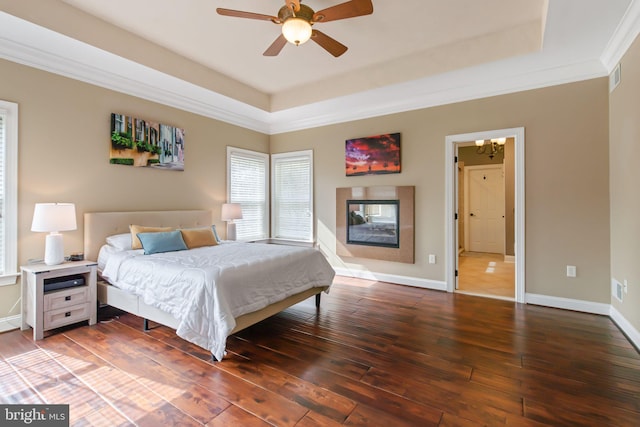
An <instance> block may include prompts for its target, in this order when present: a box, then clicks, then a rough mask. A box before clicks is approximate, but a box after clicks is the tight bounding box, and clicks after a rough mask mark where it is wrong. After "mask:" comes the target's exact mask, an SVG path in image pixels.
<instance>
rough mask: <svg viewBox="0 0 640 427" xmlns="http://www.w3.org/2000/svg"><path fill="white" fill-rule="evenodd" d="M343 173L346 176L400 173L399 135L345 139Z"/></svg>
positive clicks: (389, 134) (390, 134)
mask: <svg viewBox="0 0 640 427" xmlns="http://www.w3.org/2000/svg"><path fill="white" fill-rule="evenodd" d="M345 172H346V175H347V176H359V175H378V174H387V173H400V134H399V133H388V134H384V135H375V136H367V137H364V138H355V139H347V140H346V142H345Z"/></svg>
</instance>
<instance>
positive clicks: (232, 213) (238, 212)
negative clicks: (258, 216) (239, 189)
mask: <svg viewBox="0 0 640 427" xmlns="http://www.w3.org/2000/svg"><path fill="white" fill-rule="evenodd" d="M221 217H222V218H221V219H222V220H223V221H227V240H236V223H235V222H233V220H234V219H242V206H241V205H240V203H225V204H223V205H222V215H221Z"/></svg>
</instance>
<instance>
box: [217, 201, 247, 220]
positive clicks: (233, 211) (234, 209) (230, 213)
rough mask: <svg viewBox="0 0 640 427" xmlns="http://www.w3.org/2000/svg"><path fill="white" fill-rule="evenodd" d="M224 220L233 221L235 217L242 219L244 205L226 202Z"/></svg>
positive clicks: (223, 213) (223, 211) (223, 209)
mask: <svg viewBox="0 0 640 427" xmlns="http://www.w3.org/2000/svg"><path fill="white" fill-rule="evenodd" d="M221 219H222V220H223V221H233V220H234V219H242V206H241V205H240V203H225V204H223V205H222V215H221Z"/></svg>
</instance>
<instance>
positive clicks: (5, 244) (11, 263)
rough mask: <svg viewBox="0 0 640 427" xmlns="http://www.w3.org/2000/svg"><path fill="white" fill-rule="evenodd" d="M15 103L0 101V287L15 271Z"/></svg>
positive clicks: (16, 252) (16, 124)
mask: <svg viewBox="0 0 640 427" xmlns="http://www.w3.org/2000/svg"><path fill="white" fill-rule="evenodd" d="M17 170H18V104H15V103H12V102H5V101H0V286H1V285H8V284H13V283H15V279H16V277H17V275H18V274H17V269H18V266H17V264H18V262H17V260H18V245H17V241H18V230H17V228H18V207H17V201H18V197H17V194H18V173H17Z"/></svg>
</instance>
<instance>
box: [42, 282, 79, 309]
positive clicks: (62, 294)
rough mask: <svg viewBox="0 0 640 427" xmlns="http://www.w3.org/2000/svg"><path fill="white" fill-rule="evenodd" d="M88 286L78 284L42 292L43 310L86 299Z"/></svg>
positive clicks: (69, 304) (75, 303) (63, 306)
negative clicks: (59, 289)
mask: <svg viewBox="0 0 640 427" xmlns="http://www.w3.org/2000/svg"><path fill="white" fill-rule="evenodd" d="M88 297H89V287H88V286H78V287H75V288H69V289H65V290H62V291H55V292H50V293H47V294H44V311H49V310H56V309H58V308H65V307H71V306H73V305H78V304H82V303H84V302H87V301H88Z"/></svg>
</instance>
